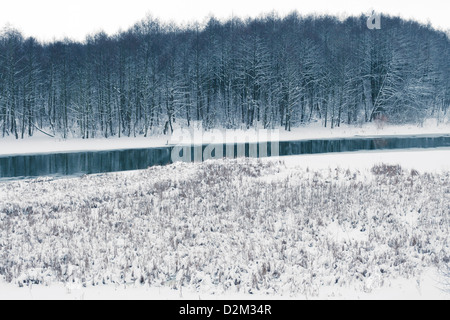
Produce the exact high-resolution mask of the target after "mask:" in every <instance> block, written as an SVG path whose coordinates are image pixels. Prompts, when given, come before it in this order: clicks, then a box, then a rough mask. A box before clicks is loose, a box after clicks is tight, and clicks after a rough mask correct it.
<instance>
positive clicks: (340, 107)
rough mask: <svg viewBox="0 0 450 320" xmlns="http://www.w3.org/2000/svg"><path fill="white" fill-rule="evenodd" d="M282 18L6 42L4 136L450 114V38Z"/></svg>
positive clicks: (393, 22) (15, 37)
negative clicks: (196, 123)
mask: <svg viewBox="0 0 450 320" xmlns="http://www.w3.org/2000/svg"><path fill="white" fill-rule="evenodd" d="M366 20H367V18H366V17H364V16H360V17H351V18H348V19H346V20H344V21H341V20H338V19H337V18H335V17H330V16H320V17H319V16H317V17H314V16H308V17H302V16H299V15H298V14H295V13H294V14H291V15H289V16H287V17H285V18H280V17H278V16H276V15H275V14H272V15H268V16H265V17H262V18H257V19H248V20H241V19H235V18H233V19H230V20H228V21H225V22H219V21H218V20H216V19H214V18H211V19H210V20H209V22H208V23H206V24H205V25H203V26H200V25H199V24H194V25H191V26H189V27H183V28H182V27H179V26H176V25H168V24H162V23H159V22H158V21H157V20H154V19H151V18H147V19H145V20H143V21H142V22H140V23H138V24H136V25H135V26H134V27H133V28H131V29H130V30H128V31H126V32H121V33H119V34H116V35H114V36H108V35H106V34H105V33H98V34H95V35H92V36H89V37H87V39H86V40H85V41H84V42H83V43H79V42H74V41H70V40H65V41H57V42H53V43H40V42H38V41H36V40H35V39H33V38H27V39H25V38H24V37H23V36H22V35H21V34H20V32H18V31H16V30H13V29H10V28H9V29H4V30H3V32H2V33H1V34H0V130H1V135H2V136H3V137H5V136H10V135H12V136H14V137H16V138H24V137H26V136H32V135H33V134H34V133H36V132H37V131H42V132H44V133H46V134H49V135H53V136H58V137H63V138H68V137H82V138H86V139H87V138H92V137H110V136H119V137H120V136H137V135H145V136H150V135H152V134H161V133H163V132H164V133H168V132H170V131H172V130H173V128H174V126H175V124H176V125H178V126H184V127H188V126H192V124H193V123H194V121H201V122H202V123H203V127H204V128H207V129H210V128H218V127H220V128H252V127H255V126H258V127H264V128H271V127H279V126H282V127H284V128H285V129H286V130H290V129H291V128H292V127H295V126H299V125H304V124H308V123H311V122H313V121H314V122H317V121H319V122H320V123H321V124H322V125H323V126H325V127H331V128H333V127H337V126H340V125H341V124H344V123H345V124H357V123H364V122H370V121H373V120H374V119H376V118H377V117H379V116H380V114H382V115H383V117H385V118H386V119H388V120H389V121H390V122H395V123H404V122H423V121H424V120H425V119H427V118H429V117H443V116H444V115H445V114H446V113H447V111H448V108H449V105H450V79H449V78H450V77H449V76H450V41H449V38H448V35H446V34H445V33H444V32H440V31H437V30H434V29H433V28H431V27H430V26H425V25H421V24H418V23H416V22H412V21H404V20H402V19H400V18H396V17H387V16H383V17H382V29H381V30H369V29H368V28H367V26H366Z"/></svg>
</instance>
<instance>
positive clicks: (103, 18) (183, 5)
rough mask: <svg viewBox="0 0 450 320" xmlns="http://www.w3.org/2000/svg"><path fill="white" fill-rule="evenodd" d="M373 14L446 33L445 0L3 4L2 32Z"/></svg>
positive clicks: (56, 34) (63, 32)
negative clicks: (150, 21) (272, 15)
mask: <svg viewBox="0 0 450 320" xmlns="http://www.w3.org/2000/svg"><path fill="white" fill-rule="evenodd" d="M371 9H374V10H376V11H378V12H383V13H389V14H391V15H400V16H402V17H404V18H413V19H415V20H418V21H420V22H424V23H427V22H431V24H432V25H433V26H434V27H436V28H439V29H443V30H449V29H450V17H449V13H450V10H449V9H450V1H449V0H409V1H405V0H403V1H396V0H372V1H370V0H347V1H344V0H274V1H273V0H259V1H255V0H252V1H248V0H219V1H217V0H209V1H208V0H162V1H161V0H160V1H154V0H2V1H1V4H0V29H1V28H3V27H4V26H5V25H6V24H10V25H12V26H13V27H15V28H18V29H19V30H21V31H22V32H23V33H24V35H25V36H33V37H35V38H37V39H39V40H46V41H50V40H54V39H62V38H64V37H66V36H67V37H69V38H72V39H74V40H84V38H85V36H86V35H87V34H91V33H93V32H96V31H99V30H104V31H106V32H107V33H108V34H113V33H116V32H117V31H119V30H120V29H122V30H125V29H127V28H128V27H130V26H132V25H133V24H134V23H136V22H138V21H139V20H141V19H143V18H144V17H145V16H146V15H147V14H151V15H152V16H153V17H155V18H159V19H160V20H162V21H175V22H178V23H187V22H193V21H199V22H203V21H204V20H205V18H206V17H208V16H209V15H210V14H212V15H214V16H215V17H217V18H219V19H224V18H229V17H231V16H232V15H234V16H239V17H248V16H251V17H254V16H259V15H260V14H262V13H268V12H271V11H273V10H275V11H277V12H278V13H279V14H280V15H285V14H287V13H289V12H291V11H293V10H297V11H299V12H300V13H301V14H308V13H315V12H316V13H329V14H339V15H342V14H350V15H353V14H355V15H358V14H360V13H367V12H369V10H371Z"/></svg>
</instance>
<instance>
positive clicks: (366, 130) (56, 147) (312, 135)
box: [0, 121, 450, 156]
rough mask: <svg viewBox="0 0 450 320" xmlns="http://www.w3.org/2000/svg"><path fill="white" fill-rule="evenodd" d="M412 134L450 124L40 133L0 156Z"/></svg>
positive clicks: (448, 130)
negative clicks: (135, 133) (92, 134)
mask: <svg viewBox="0 0 450 320" xmlns="http://www.w3.org/2000/svg"><path fill="white" fill-rule="evenodd" d="M415 134H436V135H442V134H450V124H440V125H439V126H438V125H436V123H435V121H429V122H427V123H425V124H424V126H417V125H402V126H393V125H386V126H384V127H381V126H379V125H377V124H375V123H368V124H365V125H363V126H360V127H358V126H346V125H343V126H341V127H339V128H334V129H330V128H324V127H322V126H320V125H319V124H316V125H309V126H305V127H300V128H293V129H292V131H290V132H288V131H285V130H284V129H283V128H279V129H277V130H273V131H267V130H255V129H251V130H228V131H224V130H212V131H207V132H204V131H203V130H201V129H199V128H198V127H197V128H196V129H192V130H181V129H177V130H175V132H174V133H173V135H171V136H169V135H153V136H150V137H143V136H138V137H121V138H117V137H113V138H108V139H106V138H94V139H86V140H83V139H76V138H69V139H65V140H64V139H60V138H51V137H48V136H46V135H44V134H42V133H36V135H35V136H34V137H31V138H25V139H23V140H21V139H19V140H16V139H14V138H13V137H6V138H0V156H8V155H24V154H41V153H42V154H43V153H57V152H81V151H107V150H123V149H142V148H152V147H163V146H167V145H176V144H191V143H222V142H227V141H233V142H261V141H292V140H305V139H322V138H324V139H331V138H348V137H355V136H382V135H415Z"/></svg>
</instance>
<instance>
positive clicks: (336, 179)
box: [0, 149, 450, 299]
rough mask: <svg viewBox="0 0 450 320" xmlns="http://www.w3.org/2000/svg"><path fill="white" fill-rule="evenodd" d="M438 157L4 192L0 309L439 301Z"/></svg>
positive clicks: (174, 173)
mask: <svg viewBox="0 0 450 320" xmlns="http://www.w3.org/2000/svg"><path fill="white" fill-rule="evenodd" d="M449 156H450V150H447V149H442V150H433V151H405V152H398V151H397V152H384V153H381V152H379V153H367V154H366V153H364V154H363V153H353V154H351V155H350V154H339V155H321V156H298V157H288V158H281V159H282V160H283V161H284V160H285V162H277V161H274V160H271V159H264V160H259V161H258V160H249V159H240V160H225V161H209V162H206V163H202V164H185V163H178V164H175V165H171V166H167V167H154V168H150V169H148V170H143V171H134V172H124V173H111V174H102V175H93V176H85V177H83V178H75V179H61V180H55V181H52V180H51V179H37V180H30V181H18V182H8V183H1V184H0V279H1V280H0V281H1V282H0V299H4V298H12V299H14V298H26V299H28V298H56V299H83V298H84V299H96V298H107V299H123V298H130V299H165V298H169V299H178V298H186V299H199V298H201V299H208V298H234V299H245V298H248V299H255V298H256V299H258V298H263V299H277V298H282V299H289V298H295V299H297V298H329V299H333V298H344V299H345V298H352V299H353V298H365V299H380V298H387V299H396V298H399V299H404V298H406V299H408V298H411V299H449V298H450V295H449V292H450V280H449V272H450V270H449V263H450V248H449V242H448V240H449V238H448V234H449V226H450V224H449V209H450V170H449V169H448V164H447V165H445V163H446V160H448V159H449ZM414 158H415V159H416V162H415V163H414ZM364 159H365V160H364ZM425 159H429V160H430V161H434V163H433V164H431V165H430V164H428V165H423V166H422V167H420V164H424V163H426V160H425ZM410 160H412V162H408V161H410ZM381 162H386V163H388V164H387V165H381V164H380V163H381ZM356 163H359V165H357V166H355V164H356ZM397 163H399V164H401V165H402V166H401V167H400V166H397V165H396V164H397ZM439 163H440V164H441V165H440V166H438V167H437V165H438V164H439ZM415 164H416V165H419V167H416V168H415ZM413 168H415V169H416V170H417V171H416V170H412V169H413ZM428 169H430V170H428Z"/></svg>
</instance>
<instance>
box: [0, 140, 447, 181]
mask: <svg viewBox="0 0 450 320" xmlns="http://www.w3.org/2000/svg"><path fill="white" fill-rule="evenodd" d="M214 147H215V150H214V151H211V146H209V147H207V146H206V145H204V146H190V147H185V148H184V149H183V151H181V150H179V149H176V150H175V149H174V147H173V146H166V147H160V148H148V149H127V150H112V151H89V152H70V153H52V154H31V155H18V156H0V179H1V180H3V181H5V180H14V179H25V178H32V177H40V176H51V177H64V176H79V175H84V174H96V173H106V172H116V171H128V170H139V169H146V168H148V167H151V166H157V165H167V164H170V163H172V162H173V161H176V160H179V159H183V160H184V161H194V160H196V161H202V160H205V153H206V154H211V156H212V157H213V158H214V157H218V158H222V157H228V158H235V157H236V156H237V155H240V156H246V157H271V156H274V155H279V156H291V155H302V154H320V153H331V152H352V151H364V150H367V151H369V150H392V149H409V148H438V147H450V135H438V136H437V135H414V136H383V137H353V138H337V139H314V140H298V141H282V142H279V143H275V144H271V143H267V144H253V143H242V144H234V145H232V144H231V145H225V144H224V145H215V146H214ZM213 149H214V148H213ZM205 150H206V151H205ZM210 151H211V152H210ZM174 154H175V157H174V156H173V155H174ZM202 155H203V156H202ZM206 158H208V156H206ZM174 159H175V160H174Z"/></svg>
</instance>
